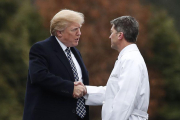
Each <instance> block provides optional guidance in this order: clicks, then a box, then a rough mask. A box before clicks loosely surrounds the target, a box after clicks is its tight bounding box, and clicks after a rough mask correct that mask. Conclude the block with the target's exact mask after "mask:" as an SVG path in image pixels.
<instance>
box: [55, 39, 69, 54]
mask: <svg viewBox="0 0 180 120" xmlns="http://www.w3.org/2000/svg"><path fill="white" fill-rule="evenodd" d="M55 38H56V40H57V41H58V43H59V45H60V46H61V48H62V49H63V51H64V52H65V50H66V48H67V46H66V45H64V44H63V43H62V42H61V41H60V40H59V39H58V38H57V37H56V36H55Z"/></svg>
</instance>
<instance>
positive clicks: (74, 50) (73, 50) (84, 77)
mask: <svg viewBox="0 0 180 120" xmlns="http://www.w3.org/2000/svg"><path fill="white" fill-rule="evenodd" d="M71 51H72V53H73V54H74V56H75V57H76V60H77V61H78V63H79V65H80V67H81V71H82V76H83V83H84V84H85V85H87V84H89V83H88V76H87V72H86V69H85V66H84V64H83V61H82V59H81V57H80V55H79V54H78V53H77V50H76V49H75V48H74V47H71Z"/></svg>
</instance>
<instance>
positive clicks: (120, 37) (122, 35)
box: [118, 32, 124, 40]
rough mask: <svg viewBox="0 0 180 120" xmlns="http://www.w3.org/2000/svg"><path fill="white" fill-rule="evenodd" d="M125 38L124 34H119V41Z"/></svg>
mask: <svg viewBox="0 0 180 120" xmlns="http://www.w3.org/2000/svg"><path fill="white" fill-rule="evenodd" d="M123 37H124V34H123V32H119V33H118V39H119V40H122V39H123Z"/></svg>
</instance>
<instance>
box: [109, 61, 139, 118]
mask: <svg viewBox="0 0 180 120" xmlns="http://www.w3.org/2000/svg"><path fill="white" fill-rule="evenodd" d="M121 64H122V66H121V68H120V76H119V80H118V83H117V84H118V86H119V91H118V92H117V94H116V96H115V98H114V100H113V103H112V111H111V114H110V118H109V120H128V118H129V117H130V115H131V113H132V111H133V109H134V105H135V99H136V96H137V93H138V88H139V85H140V82H141V76H142V75H141V74H142V70H141V68H140V65H139V64H138V62H135V61H133V60H125V61H124V62H122V63H121Z"/></svg>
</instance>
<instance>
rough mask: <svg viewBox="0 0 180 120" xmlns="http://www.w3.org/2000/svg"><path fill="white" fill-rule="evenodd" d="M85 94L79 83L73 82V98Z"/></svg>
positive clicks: (84, 89) (82, 85)
mask: <svg viewBox="0 0 180 120" xmlns="http://www.w3.org/2000/svg"><path fill="white" fill-rule="evenodd" d="M86 94H87V89H86V87H85V86H84V84H83V83H82V82H80V81H77V82H74V91H73V97H74V98H76V99H78V98H81V97H82V96H84V95H86Z"/></svg>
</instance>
